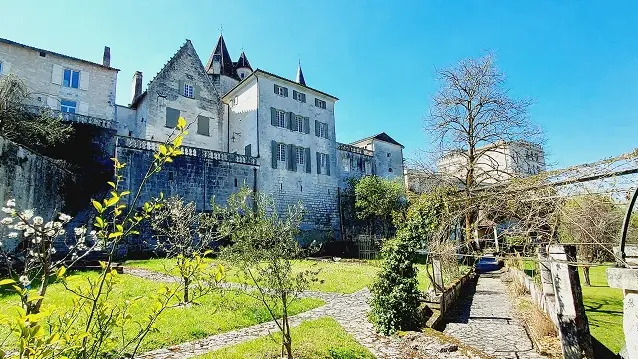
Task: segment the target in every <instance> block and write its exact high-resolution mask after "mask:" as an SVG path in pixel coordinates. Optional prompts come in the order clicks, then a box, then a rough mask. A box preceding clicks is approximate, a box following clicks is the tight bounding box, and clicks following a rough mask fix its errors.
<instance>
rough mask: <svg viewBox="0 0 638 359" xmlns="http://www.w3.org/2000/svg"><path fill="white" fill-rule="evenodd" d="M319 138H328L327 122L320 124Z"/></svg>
mask: <svg viewBox="0 0 638 359" xmlns="http://www.w3.org/2000/svg"><path fill="white" fill-rule="evenodd" d="M319 137H321V138H328V124H327V123H325V122H319Z"/></svg>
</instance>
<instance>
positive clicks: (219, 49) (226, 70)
mask: <svg viewBox="0 0 638 359" xmlns="http://www.w3.org/2000/svg"><path fill="white" fill-rule="evenodd" d="M215 55H218V56H219V58H220V61H221V70H220V74H222V75H226V76H229V77H232V78H237V73H236V72H235V69H234V63H233V60H232V59H231V58H230V54H229V53H228V48H227V47H226V42H225V41H224V36H223V35H219V40H217V46H215V50H213V53H211V54H210V57H209V58H208V62H207V63H206V67H205V69H206V72H210V71H211V68H212V67H213V58H214V57H215Z"/></svg>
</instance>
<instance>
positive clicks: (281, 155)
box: [277, 143, 286, 162]
mask: <svg viewBox="0 0 638 359" xmlns="http://www.w3.org/2000/svg"><path fill="white" fill-rule="evenodd" d="M277 161H279V162H286V144H285V143H278V144H277Z"/></svg>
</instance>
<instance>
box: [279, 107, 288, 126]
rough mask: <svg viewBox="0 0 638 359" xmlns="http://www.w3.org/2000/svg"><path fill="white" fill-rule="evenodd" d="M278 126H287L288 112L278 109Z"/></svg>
mask: <svg viewBox="0 0 638 359" xmlns="http://www.w3.org/2000/svg"><path fill="white" fill-rule="evenodd" d="M277 126H279V127H286V113H285V112H284V111H282V110H277Z"/></svg>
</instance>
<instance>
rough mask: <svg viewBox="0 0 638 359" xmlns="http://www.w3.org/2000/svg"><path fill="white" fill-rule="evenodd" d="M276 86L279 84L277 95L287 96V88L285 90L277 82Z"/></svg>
mask: <svg viewBox="0 0 638 359" xmlns="http://www.w3.org/2000/svg"><path fill="white" fill-rule="evenodd" d="M275 86H277V95H278V96H281V97H286V90H284V87H283V86H279V85H277V84H275Z"/></svg>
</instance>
